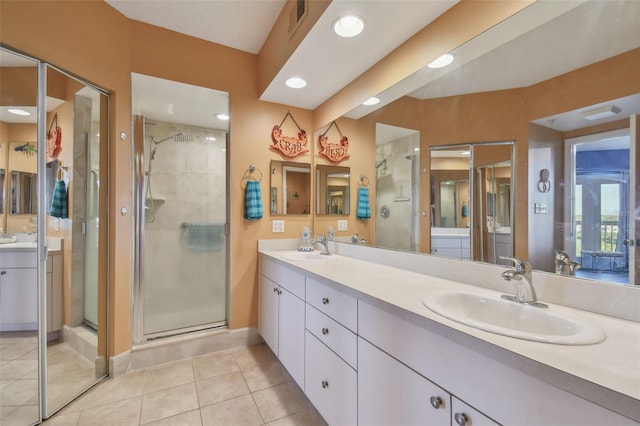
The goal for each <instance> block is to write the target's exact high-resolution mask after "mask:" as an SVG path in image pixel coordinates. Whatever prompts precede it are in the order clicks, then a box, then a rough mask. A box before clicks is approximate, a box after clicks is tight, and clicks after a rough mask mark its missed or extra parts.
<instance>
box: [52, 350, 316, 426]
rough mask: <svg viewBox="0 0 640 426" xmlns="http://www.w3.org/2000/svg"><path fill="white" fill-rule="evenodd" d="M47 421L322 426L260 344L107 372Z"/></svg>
mask: <svg viewBox="0 0 640 426" xmlns="http://www.w3.org/2000/svg"><path fill="white" fill-rule="evenodd" d="M44 425H46V426H57V425H64V426H71V425H77V426H84V425H91V426H109V425H122V426H124V425H153V426H160V425H163V426H169V425H176V426H178V425H179V426H191V425H199V426H225V425H229V426H244V425H246V426H254V425H255V426H259V425H269V426H293V425H305V426H306V425H308V426H324V425H326V423H325V422H324V420H323V419H322V417H321V416H320V415H319V414H318V412H317V411H316V410H315V409H314V408H313V406H312V405H311V403H310V402H309V400H307V398H306V397H305V395H304V393H303V392H302V391H301V390H300V388H299V387H298V386H297V385H296V383H295V382H294V381H293V380H292V379H291V377H290V376H289V374H288V373H287V372H286V370H285V369H284V368H283V367H282V365H281V364H280V363H279V361H278V360H277V358H276V357H275V356H274V355H273V353H272V352H271V351H270V350H269V348H268V347H267V346H266V345H265V344H261V345H256V346H251V347H248V348H239V349H233V350H230V351H225V352H217V353H213V354H209V355H205V356H201V357H197V358H192V359H188V360H183V361H177V362H173V363H170V364H164V365H161V366H158V367H153V368H147V369H144V370H136V371H134V372H131V373H128V374H125V375H123V376H119V377H117V378H115V379H108V380H106V381H104V382H102V383H100V384H98V385H97V386H96V387H94V388H93V389H91V390H90V391H89V392H87V393H86V394H84V395H83V396H81V397H80V398H78V399H77V400H76V401H74V402H73V403H71V404H70V405H69V406H67V407H65V408H64V409H63V410H61V411H60V412H59V413H57V414H56V415H54V416H53V417H51V418H50V419H48V420H47V421H45V422H44Z"/></svg>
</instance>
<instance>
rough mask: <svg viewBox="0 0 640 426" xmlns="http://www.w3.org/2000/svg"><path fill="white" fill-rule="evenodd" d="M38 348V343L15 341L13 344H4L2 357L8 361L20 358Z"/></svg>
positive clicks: (0, 357) (0, 355) (0, 350)
mask: <svg viewBox="0 0 640 426" xmlns="http://www.w3.org/2000/svg"><path fill="white" fill-rule="evenodd" d="M37 349H38V344H37V343H32V342H26V343H14V344H12V345H6V346H3V347H2V349H0V359H2V360H4V361H7V360H13V359H19V358H21V357H23V356H24V355H26V354H28V353H29V352H31V351H33V350H37Z"/></svg>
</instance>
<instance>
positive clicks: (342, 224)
mask: <svg viewBox="0 0 640 426" xmlns="http://www.w3.org/2000/svg"><path fill="white" fill-rule="evenodd" d="M346 230H347V221H346V220H339V221H338V231H346Z"/></svg>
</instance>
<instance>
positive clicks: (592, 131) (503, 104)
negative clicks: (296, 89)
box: [343, 1, 640, 282]
mask: <svg viewBox="0 0 640 426" xmlns="http://www.w3.org/2000/svg"><path fill="white" fill-rule="evenodd" d="M559 6H560V5H559V4H555V2H536V3H534V4H532V5H531V6H529V7H527V8H525V9H524V10H522V11H521V12H519V13H517V14H515V15H514V16H512V17H511V18H509V19H507V20H506V21H505V22H503V23H501V24H498V25H497V26H495V27H494V28H492V29H490V30H488V31H486V32H485V33H483V34H481V35H480V36H478V37H477V38H476V39H473V40H471V41H470V42H468V43H466V44H464V45H462V46H460V47H459V48H457V49H454V51H452V52H451V53H452V54H453V56H454V58H455V60H454V62H453V63H452V65H451V66H450V67H449V68H443V69H439V70H429V69H426V68H425V69H424V70H422V71H420V72H419V73H417V74H416V75H414V76H411V77H410V78H408V79H406V80H404V81H403V82H401V83H400V84H399V87H401V88H402V93H404V94H406V96H403V97H401V98H397V95H396V96H395V97H394V98H392V99H391V100H385V95H386V94H387V92H383V93H381V94H379V97H380V98H381V99H383V101H382V102H381V104H382V106H378V107H375V108H378V109H376V110H372V108H371V107H367V108H365V107H358V108H356V109H354V110H353V111H350V112H349V113H347V114H346V115H345V117H344V118H343V119H345V120H358V124H359V125H360V126H361V127H362V128H365V129H374V128H375V127H376V126H379V125H381V124H384V125H387V126H393V127H398V128H403V129H415V130H417V131H419V132H420V150H421V156H422V158H423V159H425V158H428V154H427V153H428V152H429V149H430V148H431V147H434V146H450V145H462V144H468V143H469V142H470V141H475V142H488V141H506V140H514V141H516V152H515V156H514V163H516V164H518V167H516V168H515V175H514V176H513V177H512V179H513V180H514V183H512V184H510V185H506V183H505V182H501V181H500V180H499V179H500V177H498V176H497V168H498V167H499V166H500V162H501V161H500V160H498V159H491V160H490V161H489V162H487V164H486V167H485V169H480V170H475V171H474V173H473V175H474V179H475V180H476V183H475V184H474V185H472V186H471V190H472V191H477V190H478V183H477V177H478V175H481V174H482V173H485V175H488V174H489V173H490V172H492V171H493V172H496V177H495V179H494V180H495V184H496V186H495V188H490V191H486V194H485V195H484V196H483V197H482V200H483V206H484V208H485V211H486V206H487V205H490V206H491V208H492V209H493V207H494V206H495V211H492V212H491V213H495V214H496V215H495V216H493V217H494V220H495V223H496V224H499V225H500V227H496V225H495V224H494V226H493V229H494V232H493V233H492V234H490V233H489V232H488V230H489V229H491V226H489V227H487V223H486V218H485V221H484V222H483V223H482V224H480V223H475V222H474V219H473V215H474V214H476V213H475V212H474V211H471V210H470V211H469V217H470V218H471V219H470V222H471V224H470V228H471V229H470V231H471V232H476V231H478V230H483V233H484V234H486V235H485V237H487V238H485V239H484V240H483V242H482V244H485V243H486V242H487V239H491V237H496V236H501V232H496V229H498V230H499V231H503V230H504V231H509V232H510V233H511V237H512V241H513V247H512V249H513V253H514V255H515V256H517V257H522V258H525V259H528V260H529V261H530V262H531V263H532V265H533V267H534V269H536V270H539V271H547V272H554V270H555V269H554V250H555V249H563V248H565V249H566V247H567V246H568V245H570V244H571V241H573V242H574V243H573V244H574V246H575V245H577V242H576V241H577V239H576V234H577V233H578V232H581V229H580V226H581V223H580V222H581V218H580V217H579V215H577V214H573V225H572V222H570V221H567V219H566V216H567V214H569V217H571V211H573V212H574V213H575V212H576V211H577V209H578V208H579V207H578V206H577V205H576V203H575V202H572V201H571V199H569V200H568V199H567V197H572V195H570V194H569V193H568V192H567V191H565V188H567V186H566V183H567V177H566V176H568V177H571V176H575V172H572V171H571V167H570V166H567V165H566V164H565V160H567V159H570V158H571V155H572V154H571V153H572V151H566V152H565V148H566V147H567V146H569V144H570V140H571V139H572V138H576V137H586V136H589V135H596V134H600V133H603V132H606V131H614V130H625V129H626V132H627V134H629V127H630V122H631V120H632V119H633V120H635V118H633V117H634V114H638V113H640V95H639V93H640V86H638V80H637V71H638V68H637V64H638V57H639V56H640V33H638V31H637V30H636V27H637V19H638V16H639V15H640V3H638V2H632V1H626V2H601V1H586V2H580V3H572V4H565V6H567V7H565V8H563V9H562V10H559V9H558V10H556V9H557V8H559ZM543 10H544V11H547V12H552V13H551V14H550V15H548V16H550V17H549V18H545V20H544V22H539V23H540V25H539V26H537V27H535V28H533V29H532V26H525V25H519V24H518V23H523V22H533V21H531V20H532V19H536V18H535V15H537V13H538V12H540V11H543ZM586 22H588V24H585V23H586ZM506 27H510V30H508V31H507V28H506ZM514 27H517V30H516V31H517V33H511V32H510V31H514ZM570 28H583V29H584V31H580V32H579V33H575V32H573V31H571V30H570ZM505 31H507V33H509V34H508V35H505V34H506V33H505ZM498 35H500V36H498ZM494 36H495V37H494ZM491 38H493V41H491V42H490V43H489V44H487V45H485V46H487V48H484V49H482V50H478V47H479V45H480V44H483V42H488V41H489V39H491ZM550 40H553V42H550ZM551 45H553V46H551ZM524 52H526V54H524ZM568 58H571V60H568ZM595 75H597V76H599V77H598V78H595V77H594V76H595ZM418 82H419V83H418ZM394 89H396V90H398V88H394ZM389 92H391V90H390V91H389ZM396 93H397V92H396ZM393 99H395V100H393ZM600 109H604V110H606V111H608V113H605V114H603V115H594V110H595V112H597V111H598V110H600ZM368 131H371V132H372V130H368ZM601 141H602V142H601V145H600V147H602V146H608V147H612V146H615V144H613V142H612V141H611V140H610V138H607V137H602V138H601ZM635 142H636V141H635V140H632V141H631V143H630V146H631V149H630V150H629V151H625V154H624V155H625V156H630V158H635V157H634V156H633V155H634V154H633V151H632V150H633V149H635ZM581 149H587V148H576V150H577V152H579V151H580V150H581ZM577 155H579V154H577ZM380 160H381V159H379V158H377V157H376V162H375V164H374V165H375V166H376V167H377V166H378V165H379V163H380ZM632 161H635V160H632ZM490 164H493V165H492V166H491V167H492V168H493V170H492V169H491V168H490V167H489V166H490ZM372 166H373V165H372ZM383 166H384V165H380V167H379V168H377V170H378V171H379V170H381V168H382V167H383ZM542 169H547V170H549V171H550V176H549V178H548V179H546V180H547V183H546V184H542V185H543V187H544V186H545V185H547V186H549V190H548V191H547V192H540V191H539V190H538V189H537V185H538V182H539V181H540V180H541V179H540V171H541V170H542ZM632 169H633V168H632ZM630 173H632V172H630ZM580 179H582V178H580ZM430 180H431V176H430V171H429V170H426V171H425V170H424V169H421V174H420V180H419V181H420V184H419V188H420V189H419V190H420V196H421V197H422V198H421V199H422V200H423V201H422V202H421V205H420V215H419V217H420V218H421V219H420V220H419V226H418V227H417V228H416V227H415V226H414V225H415V224H411V222H410V221H407V222H406V223H407V224H411V225H410V226H408V227H407V228H408V229H407V232H408V233H411V232H414V233H415V232H418V233H419V235H420V241H421V242H423V243H424V246H423V247H409V248H402V249H407V250H419V251H422V252H430V251H431V247H429V245H430V243H431V235H430V232H431V230H430V228H431V226H434V227H435V226H437V225H442V220H441V219H442V217H440V218H439V219H438V217H437V215H436V213H437V212H434V211H432V207H433V206H432V204H433V203H432V202H431V201H430V200H431V198H432V197H431V196H432V195H433V199H435V197H436V196H438V194H440V193H439V192H436V191H433V186H432V185H431V182H430ZM634 181H635V176H633V175H630V176H629V182H634ZM487 182H488V181H487ZM378 184H379V182H378V183H377V185H378ZM574 186H575V185H574ZM578 186H579V185H578ZM427 188H428V189H427ZM379 189H380V188H379V187H378V186H376V190H379ZM577 190H579V189H577ZM501 193H502V196H501V195H500V194H501ZM573 197H574V196H573ZM582 197H583V198H584V195H583V196H582ZM619 198H620V199H622V198H624V197H622V196H619ZM573 199H575V197H574V198H573ZM628 199H629V200H632V199H633V198H631V197H629V198H628ZM507 201H509V202H507ZM378 203H379V201H378V200H376V207H375V208H376V210H377V211H378V212H379V211H380V209H381V206H380V205H379V204H378ZM601 204H602V203H594V204H593V205H594V206H597V205H601ZM507 205H511V206H513V208H514V209H515V210H517V215H516V216H514V210H511V211H507V209H504V208H503V209H501V208H500V206H503V207H506V206H507ZM585 206H586V204H585V205H583V206H582V208H583V209H584V208H586V207H585ZM634 206H635V207H637V203H635V202H634V203H633V204H632V205H630V206H629V211H631V209H633V208H634ZM456 208H457V209H458V210H459V212H458V213H461V210H462V208H461V206H459V205H458V206H456ZM623 210H624V209H620V211H622V212H623ZM392 213H393V212H392ZM432 214H433V215H434V217H433V218H432V217H431V216H432ZM601 214H603V215H608V216H611V215H614V213H612V212H606V214H605V213H603V212H600V211H599V212H598V213H597V215H596V216H600V215H601ZM615 214H618V213H615ZM623 214H624V213H620V216H616V217H621V215H623ZM582 215H583V216H586V213H585V212H584V210H583V211H582ZM629 217H632V215H629ZM478 219H480V217H479V218H478ZM606 219H607V221H608V222H619V220H617V219H616V218H609V217H607V218H606ZM381 220H382V219H381V218H380V215H379V214H378V215H377V216H376V227H375V231H374V235H372V236H370V237H371V238H370V239H371V240H373V241H375V244H376V245H378V246H383V247H389V245H387V244H381V242H382V239H381V238H379V235H378V234H379V231H380V230H379V228H378V223H379V222H380V221H381ZM490 220H491V219H490ZM438 221H439V223H438ZM507 221H509V225H507V223H506V222H507ZM478 222H479V220H478ZM503 222H504V223H503ZM594 223H595V222H594ZM627 225H631V224H627ZM446 226H448V225H446ZM438 227H439V228H441V226H438ZM456 227H457V226H456ZM478 227H479V228H478ZM613 228H615V227H612V229H613ZM633 228H634V227H633V226H627V229H626V230H622V228H618V229H617V230H616V231H615V232H614V231H612V232H611V233H610V234H614V235H615V236H616V237H615V239H616V240H617V239H620V240H621V241H622V242H621V243H620V244H619V245H617V246H616V248H615V251H616V252H617V253H616V254H613V255H612V256H605V257H604V259H605V260H607V263H608V264H609V263H610V264H612V265H614V267H613V269H615V271H605V272H607V274H601V275H599V276H597V275H595V274H594V275H588V274H584V272H585V270H586V269H589V268H586V267H585V268H582V269H579V270H578V272H577V275H579V276H581V277H584V278H593V279H596V280H606V281H611V282H620V281H622V282H633V281H632V280H631V281H630V280H629V279H628V272H625V271H627V269H629V268H630V267H631V266H630V263H631V262H632V260H633V259H634V257H635V253H634V248H633V247H630V246H629V245H624V244H623V242H624V240H627V241H630V240H631V241H632V240H634V239H635V238H634V237H633V235H632V231H633ZM600 232H601V233H602V235H604V234H605V230H602V231H600V230H599V228H598V234H600ZM607 232H608V231H607ZM623 233H626V235H622V234H623ZM408 238H409V237H407V238H405V240H406V241H409V240H408ZM611 238H613V237H611ZM611 238H609V239H611ZM478 244H479V243H478ZM393 248H400V247H393ZM482 248H483V246H480V245H475V244H474V246H473V249H472V251H471V253H470V254H469V255H470V257H472V259H473V258H476V259H479V260H480V259H483V258H484V259H489V258H491V257H495V256H496V255H498V254H499V253H498V251H497V250H496V251H494V254H493V255H492V254H490V251H489V250H484V251H483V252H482V254H480V253H481V249H482ZM607 250H609V251H611V250H612V249H607ZM589 251H594V250H587V252H589ZM595 251H606V250H605V249H604V248H600V249H599V250H595ZM598 255H599V254H598ZM476 256H480V257H479V258H478V257H476ZM588 256H589V255H588ZM617 256H620V257H622V261H623V263H624V264H626V266H625V267H624V268H622V267H621V268H617V267H616V265H617V260H620V259H618V258H617ZM574 257H577V259H576V261H578V262H582V261H583V260H582V259H580V257H581V256H579V253H578V252H577V251H574ZM591 257H593V256H591ZM612 258H615V260H613V261H612V262H608V261H609V260H611V259H612ZM590 260H591V259H586V261H585V265H587V263H589V261H590ZM618 269H619V271H620V273H618V272H619V271H618ZM631 269H633V268H631ZM599 272H602V271H599ZM581 274H583V275H581Z"/></svg>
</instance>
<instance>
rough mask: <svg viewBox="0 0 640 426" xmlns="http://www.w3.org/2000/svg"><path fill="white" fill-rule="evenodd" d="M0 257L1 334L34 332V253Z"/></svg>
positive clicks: (0, 254) (36, 275) (36, 324)
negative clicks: (23, 331) (4, 332)
mask: <svg viewBox="0 0 640 426" xmlns="http://www.w3.org/2000/svg"><path fill="white" fill-rule="evenodd" d="M0 256H2V259H1V261H0V331H19V330H37V328H38V269H37V267H36V266H37V257H36V252H35V250H33V251H2V253H0Z"/></svg>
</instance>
